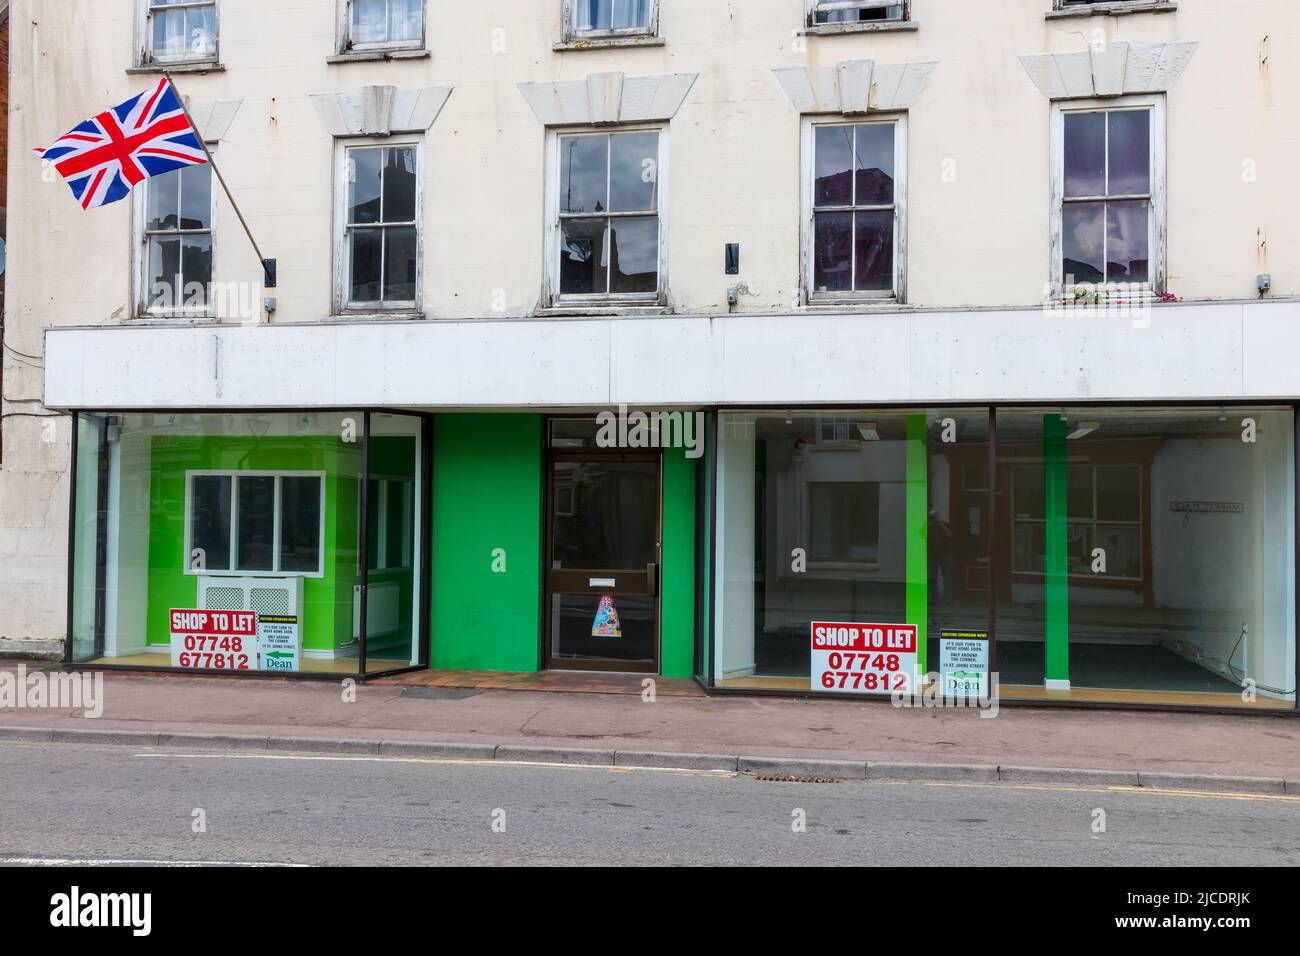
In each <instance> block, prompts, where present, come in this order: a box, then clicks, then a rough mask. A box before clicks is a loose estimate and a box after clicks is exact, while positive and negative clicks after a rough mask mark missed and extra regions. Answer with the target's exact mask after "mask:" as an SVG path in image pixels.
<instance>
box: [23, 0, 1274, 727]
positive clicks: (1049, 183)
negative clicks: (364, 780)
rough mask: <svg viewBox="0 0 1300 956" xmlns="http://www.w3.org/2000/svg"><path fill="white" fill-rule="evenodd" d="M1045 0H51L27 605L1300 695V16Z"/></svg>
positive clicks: (808, 664)
mask: <svg viewBox="0 0 1300 956" xmlns="http://www.w3.org/2000/svg"><path fill="white" fill-rule="evenodd" d="M995 7H996V9H990V7H989V5H987V4H965V3H953V2H949V0H906V2H883V0H861V2H854V3H847V4H846V3H820V2H815V0H750V2H745V3H740V2H734V0H707V2H688V0H496V2H493V3H488V4H457V3H452V2H447V0H316V2H314V3H311V4H302V3H293V4H290V3H285V2H282V0H262V2H258V3H254V2H252V0H204V2H200V0H185V2H179V0H177V2H169V0H115V2H114V3H111V4H105V3H100V2H91V0H68V2H64V3H59V4H45V3H37V2H36V0H13V9H14V13H15V16H14V21H13V31H14V42H13V88H12V92H11V99H12V102H13V107H12V109H11V111H10V124H11V130H12V133H13V142H14V144H15V147H14V149H12V150H10V153H9V175H10V183H11V195H10V197H9V228H10V230H11V233H12V235H13V236H14V241H13V243H12V245H11V253H10V259H11V262H12V268H11V269H10V270H9V272H10V275H9V285H8V300H7V302H6V313H7V321H6V326H5V348H4V363H5V369H4V388H5V402H4V405H3V413H4V414H5V418H4V419H3V453H4V457H3V465H2V466H0V608H3V611H0V637H3V638H11V639H24V640H42V639H44V640H51V641H58V640H64V639H65V638H66V649H67V650H66V653H67V659H68V660H69V661H71V662H74V663H93V664H94V665H95V666H144V667H179V668H185V669H200V670H238V671H243V670H250V671H289V672H297V673H302V674H335V675H336V674H357V673H360V674H374V673H381V672H390V671H393V670H399V669H403V668H408V667H433V668H449V669H467V670H505V671H535V670H540V669H547V668H551V669H593V670H605V671H619V672H633V673H643V674H650V675H662V676H665V677H695V678H697V679H698V680H700V681H701V682H702V683H703V684H705V685H706V686H707V687H709V688H711V689H715V690H719V691H726V690H730V689H735V690H743V691H746V692H756V691H758V692H761V691H770V692H781V693H830V694H861V695H866V696H871V695H884V694H888V693H890V692H897V691H916V690H918V689H919V688H920V687H922V686H923V685H924V683H925V675H927V674H930V673H939V674H940V675H941V679H942V681H943V682H944V683H945V685H947V684H948V682H950V681H952V682H956V684H954V686H956V685H959V684H961V682H962V681H964V680H970V681H974V682H975V683H976V684H977V685H979V686H981V687H984V686H985V682H986V681H988V680H989V674H990V673H996V674H997V675H998V681H999V690H1000V694H1001V696H1002V697H1003V698H1007V699H1023V700H1030V701H1053V700H1062V701H1068V702H1084V703H1118V704H1125V705H1132V704H1139V705H1158V706H1168V707H1184V706H1188V707H1225V708H1229V707H1230V708H1244V709H1267V710H1278V711H1294V710H1295V709H1296V681H1297V664H1296V652H1295V651H1296V642H1295V634H1296V614H1297V608H1296V582H1297V573H1296V561H1295V551H1296V536H1297V523H1296V485H1295V469H1296V460H1297V424H1296V415H1295V410H1296V404H1297V402H1298V401H1300V376H1298V375H1297V374H1296V373H1295V371H1294V369H1293V362H1292V360H1291V356H1292V355H1293V354H1295V352H1296V350H1297V347H1300V215H1297V213H1300V195H1297V192H1296V189H1295V186H1294V183H1293V179H1294V177H1293V176H1291V175H1290V171H1291V170H1292V169H1293V168H1294V166H1295V162H1296V160H1297V158H1298V157H1300V138H1298V137H1300V134H1297V132H1296V130H1297V129H1300V123H1297V120H1300V66H1297V64H1300V9H1297V8H1295V6H1294V5H1293V4H1291V3H1289V2H1287V0H1241V2H1237V3H1233V4H1225V3H1223V2H1220V0H1177V2H1153V0H1105V2H1088V0H1008V2H1005V3H1002V4H997V5H995ZM164 75H170V77H171V81H172V83H173V84H174V87H175V88H176V90H177V92H178V93H179V94H181V96H182V97H183V98H184V100H185V102H186V103H187V107H188V111H189V113H190V115H191V116H192V119H193V122H194V124H195V126H196V128H197V129H198V130H199V132H200V134H201V135H202V137H203V139H204V141H205V142H206V144H207V146H208V148H209V149H210V150H211V153H212V156H213V158H214V164H207V165H201V166H194V167H189V168H187V169H185V170H182V171H176V172H172V173H168V174H166V175H161V176H157V177H155V178H152V179H149V180H148V181H146V182H145V183H143V184H142V185H140V186H138V187H137V188H136V189H135V190H134V191H132V193H131V195H130V196H128V197H126V198H125V199H123V200H122V201H120V202H116V203H114V204H112V205H108V206H105V207H103V208H98V209H92V210H90V211H83V210H82V209H81V208H79V203H78V202H77V201H76V200H77V199H82V200H83V201H85V200H86V195H85V194H84V193H82V192H79V191H78V190H77V189H75V188H74V190H73V194H74V195H73V196H70V195H69V192H68V189H67V187H66V186H65V185H64V184H63V182H62V180H61V177H60V176H59V174H58V171H57V170H56V169H54V168H53V167H52V166H51V164H49V163H45V162H43V161H42V160H41V159H40V158H39V157H38V156H37V155H36V154H34V153H32V152H30V151H29V147H31V146H36V145H41V144H47V143H51V142H53V141H54V140H55V139H56V138H57V137H58V136H60V135H61V134H62V133H64V132H65V131H67V130H68V129H70V128H72V127H73V126H74V125H75V124H76V123H77V122H79V121H80V120H82V119H83V118H85V117H88V116H92V115H95V114H96V113H98V112H100V111H102V110H103V109H105V108H106V107H107V106H109V105H110V104H114V103H119V102H123V101H125V100H127V99H129V98H130V97H132V96H134V95H136V94H139V93H141V91H142V90H145V91H147V90H152V89H156V88H157V85H158V84H159V81H160V79H161V78H162V77H163V76H164ZM214 167H215V168H219V169H220V173H221V176H220V177H218V176H217V175H216V174H215V171H214ZM222 179H224V181H225V184H226V185H228V187H229V195H227V193H226V192H225V190H224V189H223V185H222V182H221V180H222ZM83 187H85V184H84V183H83ZM88 188H90V189H96V188H103V189H109V188H112V187H111V185H107V186H106V185H103V184H98V183H91V184H90V185H89V187H88ZM231 197H233V203H232V198H231ZM236 203H237V204H238V205H237V206H236V205H235V204H236ZM245 225H246V226H247V230H246V229H245ZM249 234H251V237H252V238H253V239H254V240H255V242H256V247H257V251H255V250H254V246H253V243H250V241H249V238H250V236H249ZM263 258H266V259H271V260H274V263H273V268H272V269H271V270H269V273H270V274H267V272H268V270H264V268H263V266H262V264H261V263H260V262H259V260H260V259H263ZM204 612H207V613H204Z"/></svg>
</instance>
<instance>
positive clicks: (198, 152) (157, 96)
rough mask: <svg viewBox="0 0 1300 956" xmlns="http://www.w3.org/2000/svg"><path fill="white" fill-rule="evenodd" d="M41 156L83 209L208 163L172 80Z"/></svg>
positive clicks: (101, 117) (83, 126)
mask: <svg viewBox="0 0 1300 956" xmlns="http://www.w3.org/2000/svg"><path fill="white" fill-rule="evenodd" d="M36 155H38V156H40V157H42V158H43V159H48V160H49V161H50V162H51V163H53V164H54V168H55V169H57V170H58V171H59V175H61V176H62V177H63V178H64V180H65V181H66V182H67V184H68V186H69V187H71V189H72V194H73V195H74V196H76V197H77V200H78V201H79V202H80V203H81V208H82V209H93V208H94V207H96V206H106V205H108V204H109V203H112V202H117V201H118V200H119V199H124V198H125V197H126V195H127V193H129V192H130V191H131V190H132V189H133V188H134V187H135V186H138V185H139V184H140V183H142V182H144V180H146V179H149V178H150V177H152V176H161V175H162V174H163V173H167V172H171V171H172V170H173V169H180V168H181V167H182V166H197V165H199V164H200V163H206V162H207V161H208V157H207V153H206V152H205V151H204V149H203V143H202V142H201V141H200V140H199V134H198V131H197V130H195V128H194V126H193V125H192V124H191V123H190V120H189V117H187V116H186V114H185V110H184V109H183V108H182V107H181V101H180V98H179V97H178V96H177V95H176V89H175V87H173V86H172V84H171V81H170V80H169V79H168V78H167V77H163V78H162V79H161V80H159V81H158V85H157V86H155V87H154V88H153V89H152V90H146V91H145V92H143V93H141V94H140V95H139V96H134V97H132V98H131V99H129V100H127V101H126V102H125V103H123V104H121V105H120V106H114V107H113V108H112V109H109V110H105V111H104V112H103V113H100V114H99V115H98V116H95V117H93V118H91V119H88V120H86V121H85V122H84V123H81V124H80V125H78V126H77V127H76V128H75V129H73V130H72V131H71V132H70V133H68V134H67V135H65V136H61V137H59V139H57V140H55V141H54V143H53V145H51V146H47V147H46V148H45V149H37V150H36Z"/></svg>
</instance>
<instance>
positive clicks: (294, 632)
mask: <svg viewBox="0 0 1300 956" xmlns="http://www.w3.org/2000/svg"><path fill="white" fill-rule="evenodd" d="M301 634H302V631H301V629H300V628H299V627H298V618H297V617H295V616H293V615H289V614H259V615H258V616H257V647H258V653H259V654H260V655H261V658H262V670H264V671H297V670H298V668H299V661H300V660H301V658H302V641H301V640H300V637H301Z"/></svg>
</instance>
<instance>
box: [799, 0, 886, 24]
mask: <svg viewBox="0 0 1300 956" xmlns="http://www.w3.org/2000/svg"><path fill="white" fill-rule="evenodd" d="M901 19H903V5H902V4H901V3H895V4H891V5H890V6H887V7H873V8H871V9H869V10H818V11H817V12H816V13H814V14H813V22H814V23H869V22H871V21H872V20H901Z"/></svg>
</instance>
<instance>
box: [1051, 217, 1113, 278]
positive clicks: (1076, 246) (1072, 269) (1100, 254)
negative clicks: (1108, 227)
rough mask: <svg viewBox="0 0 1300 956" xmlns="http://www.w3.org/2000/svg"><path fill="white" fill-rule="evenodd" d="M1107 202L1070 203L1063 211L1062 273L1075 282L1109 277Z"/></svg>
mask: <svg viewBox="0 0 1300 956" xmlns="http://www.w3.org/2000/svg"><path fill="white" fill-rule="evenodd" d="M1105 214H1106V204H1105V203H1101V202H1080V203H1066V206H1065V209H1064V211H1063V212H1062V214H1061V220H1062V222H1061V245H1062V251H1063V253H1064V261H1063V262H1062V263H1061V274H1062V275H1063V276H1064V277H1065V282H1066V284H1067V285H1069V284H1070V283H1072V282H1102V281H1104V280H1105V277H1106V276H1105V271H1104V266H1105V263H1104V262H1103V261H1102V260H1103V258H1104V255H1105V253H1104V250H1103V238H1104V236H1103V232H1102V230H1103V228H1104V227H1103V218H1104V217H1105Z"/></svg>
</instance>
